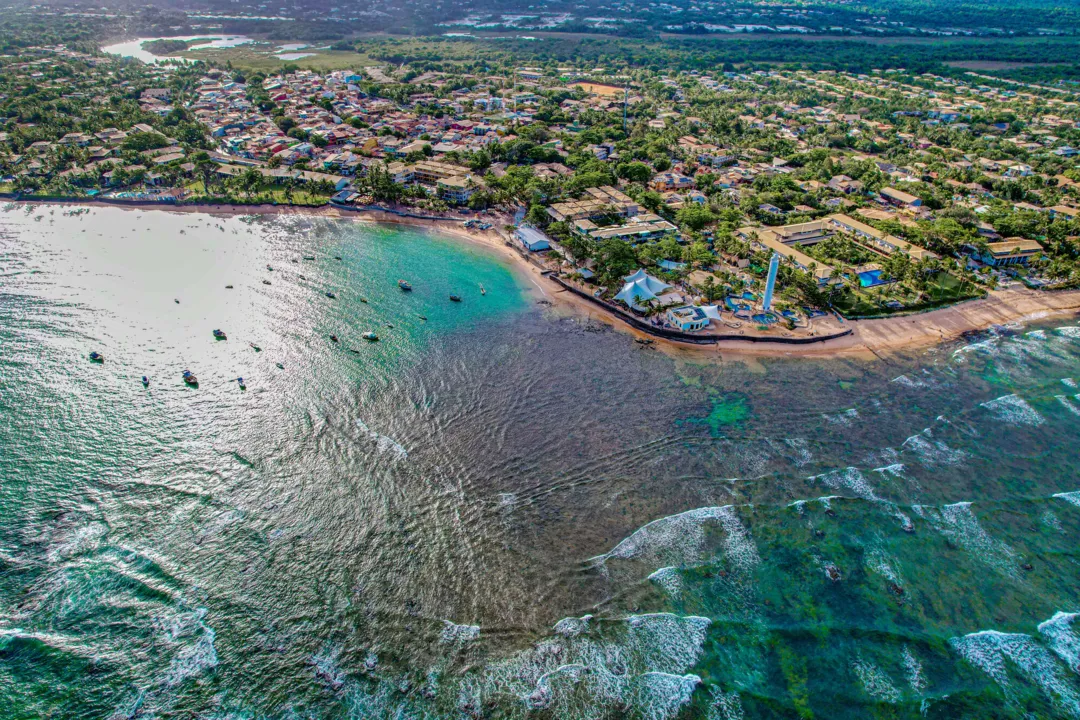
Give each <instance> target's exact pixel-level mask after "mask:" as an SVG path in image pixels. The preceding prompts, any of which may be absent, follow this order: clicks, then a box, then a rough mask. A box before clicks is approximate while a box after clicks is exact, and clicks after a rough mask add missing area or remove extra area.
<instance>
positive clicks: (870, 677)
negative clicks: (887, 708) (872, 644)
mask: <svg viewBox="0 0 1080 720" xmlns="http://www.w3.org/2000/svg"><path fill="white" fill-rule="evenodd" d="M851 667H852V669H853V670H854V671H855V675H856V676H858V678H859V682H861V683H862V686H863V689H864V690H865V691H866V694H867V695H869V696H870V697H872V698H874V699H875V700H881V701H882V702H887V703H890V704H893V705H895V704H896V703H898V702H900V691H899V690H897V689H896V685H894V684H893V681H892V679H891V678H890V677H889V676H888V675H887V674H886V673H885V671H884V670H882V669H881V668H879V667H878V666H877V665H875V664H874V663H872V662H870V661H869V660H866V659H864V658H863V657H861V656H859V657H856V658H855V661H854V662H853V663H852V665H851Z"/></svg>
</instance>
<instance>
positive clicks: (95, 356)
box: [90, 350, 105, 363]
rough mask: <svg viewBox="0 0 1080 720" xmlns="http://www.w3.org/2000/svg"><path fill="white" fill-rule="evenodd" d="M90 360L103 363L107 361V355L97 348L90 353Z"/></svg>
mask: <svg viewBox="0 0 1080 720" xmlns="http://www.w3.org/2000/svg"><path fill="white" fill-rule="evenodd" d="M90 362H96V363H103V362H105V356H104V355H102V354H101V353H99V352H98V351H97V350H95V351H94V352H92V353H90Z"/></svg>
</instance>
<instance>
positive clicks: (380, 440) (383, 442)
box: [356, 419, 409, 460]
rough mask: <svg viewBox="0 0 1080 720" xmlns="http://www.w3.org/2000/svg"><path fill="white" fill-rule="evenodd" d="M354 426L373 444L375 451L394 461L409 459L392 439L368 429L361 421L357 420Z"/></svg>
mask: <svg viewBox="0 0 1080 720" xmlns="http://www.w3.org/2000/svg"><path fill="white" fill-rule="evenodd" d="M356 426H357V427H359V428H360V431H361V432H362V433H364V434H365V435H367V436H368V438H370V439H371V440H373V441H374V442H375V449H376V450H377V451H378V452H380V453H382V454H384V455H389V456H390V457H392V458H393V459H394V460H405V459H407V458H408V457H409V453H408V451H406V450H405V448H404V447H403V446H402V445H401V443H399V442H398V441H396V440H394V439H393V438H392V437H388V436H386V435H380V434H379V433H377V432H375V431H374V430H372V429H371V428H369V427H368V426H367V425H366V424H365V423H364V421H363V420H359V419H358V420H357V421H356Z"/></svg>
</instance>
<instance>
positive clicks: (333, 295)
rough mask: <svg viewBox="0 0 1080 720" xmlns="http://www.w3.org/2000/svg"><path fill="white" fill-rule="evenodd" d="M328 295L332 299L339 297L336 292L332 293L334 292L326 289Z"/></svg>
mask: <svg viewBox="0 0 1080 720" xmlns="http://www.w3.org/2000/svg"><path fill="white" fill-rule="evenodd" d="M326 297H328V298H330V299H331V300H333V299H334V298H336V297H337V295H335V294H334V293H332V292H330V291H329V290H327V291H326Z"/></svg>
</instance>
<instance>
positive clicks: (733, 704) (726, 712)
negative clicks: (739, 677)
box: [708, 687, 746, 720]
mask: <svg viewBox="0 0 1080 720" xmlns="http://www.w3.org/2000/svg"><path fill="white" fill-rule="evenodd" d="M709 696H710V697H711V698H712V700H711V702H710V703H709V714H708V720H744V718H745V717H746V716H745V715H744V714H743V707H742V700H741V699H739V693H737V692H735V691H734V690H732V691H731V692H728V693H726V692H724V691H723V690H721V689H720V688H718V687H714V688H710V689H709Z"/></svg>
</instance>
